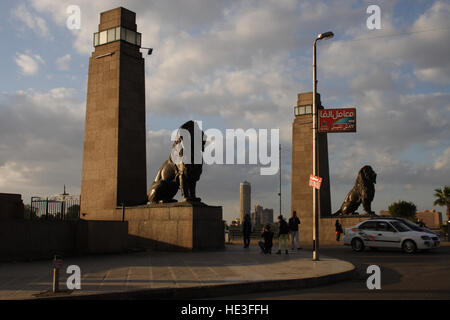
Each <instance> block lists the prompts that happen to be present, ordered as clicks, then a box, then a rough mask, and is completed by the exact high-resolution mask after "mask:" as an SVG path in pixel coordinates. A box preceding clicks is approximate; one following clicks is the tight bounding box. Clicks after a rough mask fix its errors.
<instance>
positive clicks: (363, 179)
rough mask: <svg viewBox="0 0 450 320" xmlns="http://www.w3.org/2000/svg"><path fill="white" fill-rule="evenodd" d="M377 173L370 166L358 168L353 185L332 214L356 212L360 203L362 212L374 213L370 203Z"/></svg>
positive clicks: (373, 194) (373, 193)
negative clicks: (339, 206)
mask: <svg viewBox="0 0 450 320" xmlns="http://www.w3.org/2000/svg"><path fill="white" fill-rule="evenodd" d="M376 180H377V174H376V173H375V171H373V169H372V167H371V166H364V167H362V168H361V169H360V170H359V173H358V177H357V178H356V181H355V185H354V186H353V188H352V189H351V190H350V191H349V193H348V194H347V196H346V197H345V200H344V202H343V203H342V205H341V208H340V209H339V210H338V211H336V212H335V213H334V214H333V215H349V214H358V213H357V212H356V210H357V209H358V208H359V206H360V204H361V203H362V206H363V209H364V213H366V214H368V215H375V212H374V211H372V209H371V203H372V200H373V198H374V196H375V183H376Z"/></svg>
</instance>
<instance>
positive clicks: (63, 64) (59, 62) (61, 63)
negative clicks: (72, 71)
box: [56, 54, 72, 71]
mask: <svg viewBox="0 0 450 320" xmlns="http://www.w3.org/2000/svg"><path fill="white" fill-rule="evenodd" d="M71 59H72V58H71V56H70V54H66V55H64V56H62V57H59V58H57V59H56V67H57V68H58V69H59V70H61V71H65V70H69V64H70V60H71Z"/></svg>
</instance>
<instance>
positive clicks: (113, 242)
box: [0, 220, 128, 261]
mask: <svg viewBox="0 0 450 320" xmlns="http://www.w3.org/2000/svg"><path fill="white" fill-rule="evenodd" d="M127 231H128V224H127V222H122V221H86V220H77V221H71V220H66V221H51V220H49V221H35V220H7V221H2V222H1V223H0V261H11V260H28V259H47V258H52V257H53V256H54V255H55V254H58V255H62V256H71V255H75V254H80V253H120V252H124V251H125V250H126V249H127V234H128V232H127Z"/></svg>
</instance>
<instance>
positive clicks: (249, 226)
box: [242, 213, 252, 248]
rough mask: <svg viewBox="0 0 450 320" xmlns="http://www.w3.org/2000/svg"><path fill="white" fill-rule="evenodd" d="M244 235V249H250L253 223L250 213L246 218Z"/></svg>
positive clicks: (243, 228)
mask: <svg viewBox="0 0 450 320" xmlns="http://www.w3.org/2000/svg"><path fill="white" fill-rule="evenodd" d="M242 233H243V234H244V248H248V246H249V245H250V235H251V234H252V222H251V221H250V215H249V214H248V213H247V214H246V215H245V216H244V222H243V223H242Z"/></svg>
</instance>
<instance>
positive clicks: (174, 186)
mask: <svg viewBox="0 0 450 320" xmlns="http://www.w3.org/2000/svg"><path fill="white" fill-rule="evenodd" d="M204 145H205V142H204V132H203V131H202V130H200V128H199V126H198V124H197V123H196V122H194V121H192V120H191V121H188V122H186V123H184V124H183V125H182V126H181V127H180V128H179V129H178V132H177V136H176V138H175V141H174V143H173V145H172V151H171V153H170V156H169V159H168V160H166V161H165V162H164V163H163V165H162V166H161V168H160V169H159V170H158V173H157V174H156V178H155V180H154V181H153V183H152V185H151V186H150V190H149V192H148V200H149V201H150V203H165V202H176V200H175V199H173V197H175V195H176V194H177V192H178V189H181V194H182V196H183V200H184V201H188V202H200V201H201V199H200V198H197V197H196V195H195V188H196V184H197V181H198V180H199V179H200V175H201V174H202V167H203V151H204Z"/></svg>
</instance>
